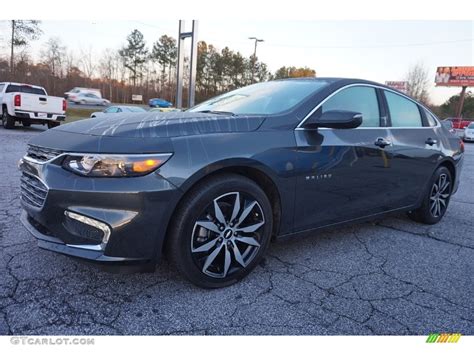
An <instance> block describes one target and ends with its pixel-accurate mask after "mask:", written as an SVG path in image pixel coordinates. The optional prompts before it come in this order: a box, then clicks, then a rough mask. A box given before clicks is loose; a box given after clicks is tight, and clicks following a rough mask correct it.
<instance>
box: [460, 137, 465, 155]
mask: <svg viewBox="0 0 474 355" xmlns="http://www.w3.org/2000/svg"><path fill="white" fill-rule="evenodd" d="M459 149H461V153H464V141H463V140H462V139H460V140H459Z"/></svg>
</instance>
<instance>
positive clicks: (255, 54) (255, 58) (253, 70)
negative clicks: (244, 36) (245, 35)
mask: <svg viewBox="0 0 474 355" xmlns="http://www.w3.org/2000/svg"><path fill="white" fill-rule="evenodd" d="M249 39H251V40H254V41H255V46H254V49H253V61H252V82H255V65H256V64H257V43H258V42H263V39H259V38H257V37H249Z"/></svg>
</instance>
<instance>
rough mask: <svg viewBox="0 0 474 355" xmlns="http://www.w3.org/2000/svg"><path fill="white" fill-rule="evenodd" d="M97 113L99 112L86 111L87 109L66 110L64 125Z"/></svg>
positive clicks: (94, 110)
mask: <svg viewBox="0 0 474 355" xmlns="http://www.w3.org/2000/svg"><path fill="white" fill-rule="evenodd" d="M97 111H100V110H98V109H87V108H68V109H67V111H66V121H65V123H70V122H74V121H79V120H83V119H87V118H89V117H90V116H91V113H92V112H97Z"/></svg>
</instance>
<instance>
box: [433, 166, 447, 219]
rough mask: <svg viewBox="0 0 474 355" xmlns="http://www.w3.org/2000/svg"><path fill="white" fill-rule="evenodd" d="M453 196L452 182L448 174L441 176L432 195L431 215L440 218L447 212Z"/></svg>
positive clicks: (434, 185) (434, 186)
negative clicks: (451, 195)
mask: <svg viewBox="0 0 474 355" xmlns="http://www.w3.org/2000/svg"><path fill="white" fill-rule="evenodd" d="M450 194H451V182H450V181H449V177H448V175H447V174H440V175H439V177H438V179H436V181H435V183H434V184H433V187H432V188H431V194H430V213H431V215H432V216H433V217H436V218H437V217H440V216H442V215H443V214H444V212H446V208H447V207H448V200H449V196H450Z"/></svg>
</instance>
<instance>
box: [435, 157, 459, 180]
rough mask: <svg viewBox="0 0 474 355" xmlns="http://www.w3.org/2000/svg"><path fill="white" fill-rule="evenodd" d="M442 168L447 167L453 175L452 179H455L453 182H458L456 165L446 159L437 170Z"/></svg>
mask: <svg viewBox="0 0 474 355" xmlns="http://www.w3.org/2000/svg"><path fill="white" fill-rule="evenodd" d="M440 166H444V167H446V168H447V169H448V170H449V172H450V173H451V178H452V179H453V181H456V177H457V176H456V165H455V163H454V162H453V161H452V160H451V159H449V158H447V159H444V160H443V161H441V162H440V163H439V164H438V166H437V167H436V169H438V168H439V167H440Z"/></svg>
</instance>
